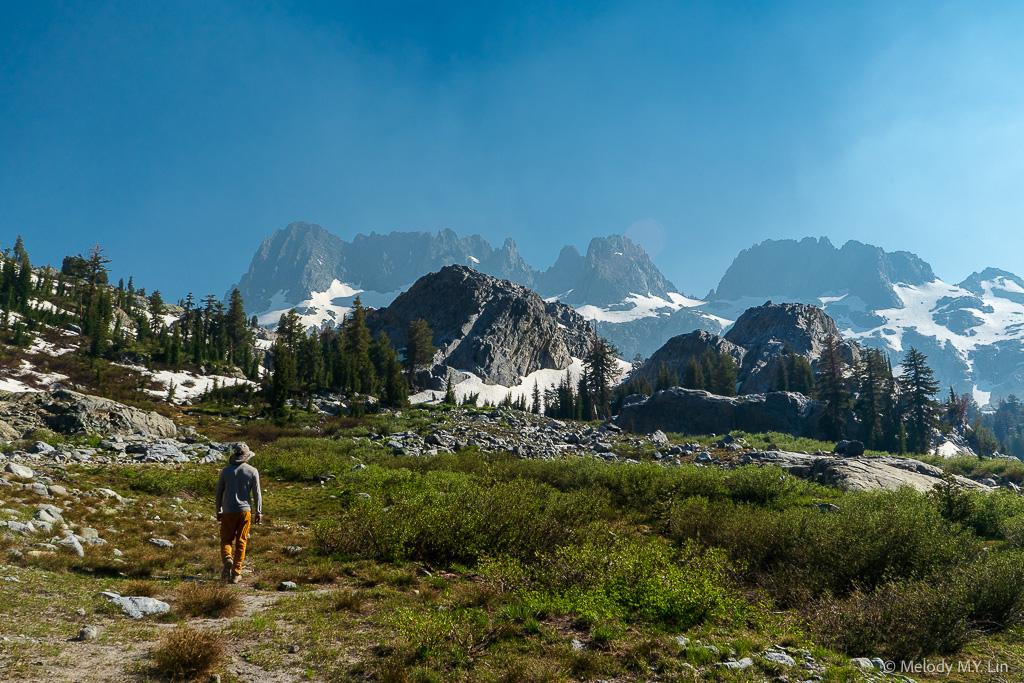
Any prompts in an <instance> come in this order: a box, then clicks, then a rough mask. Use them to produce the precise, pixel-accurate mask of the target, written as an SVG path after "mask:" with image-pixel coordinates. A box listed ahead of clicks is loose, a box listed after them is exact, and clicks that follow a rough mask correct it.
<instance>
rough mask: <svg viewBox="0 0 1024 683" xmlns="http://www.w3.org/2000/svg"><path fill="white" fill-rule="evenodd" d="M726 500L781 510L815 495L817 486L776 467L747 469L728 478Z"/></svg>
mask: <svg viewBox="0 0 1024 683" xmlns="http://www.w3.org/2000/svg"><path fill="white" fill-rule="evenodd" d="M726 484H727V488H728V491H729V497H731V498H732V499H733V500H736V501H739V502H741V503H754V504H755V505H761V506H764V507H773V508H778V509H785V508H787V507H791V506H793V505H795V504H796V503H797V502H798V499H799V498H801V497H805V496H810V495H814V494H816V493H818V492H819V491H820V490H821V487H820V486H817V485H815V484H811V483H809V482H806V481H804V480H803V479H797V478H796V477H794V476H793V475H791V474H789V473H788V472H786V471H785V470H783V469H780V468H778V467H759V466H757V465H747V466H745V467H740V468H739V469H737V470H734V471H733V472H732V473H730V474H729V476H728V479H727V482H726Z"/></svg>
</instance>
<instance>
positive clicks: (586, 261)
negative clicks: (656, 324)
mask: <svg viewBox="0 0 1024 683" xmlns="http://www.w3.org/2000/svg"><path fill="white" fill-rule="evenodd" d="M567 249H568V248H566V249H563V250H562V253H561V254H560V255H559V258H558V261H556V262H555V265H554V266H552V267H551V268H549V269H548V270H547V271H546V272H545V273H544V275H543V276H542V277H541V278H540V279H539V280H538V284H539V290H540V292H541V294H544V295H545V296H556V295H563V296H561V300H562V302H563V303H567V304H570V305H573V306H578V305H584V304H590V305H593V306H608V305H612V304H619V303H621V302H623V301H625V300H626V298H627V297H628V296H629V295H630V294H641V295H645V296H657V297H661V298H668V295H669V293H674V292H676V288H675V285H673V284H672V283H671V282H669V281H668V280H667V279H666V278H665V276H664V275H662V274H661V271H660V270H658V268H657V266H655V265H654V264H653V263H652V262H651V259H650V257H648V256H647V252H645V251H644V249H643V247H640V246H638V245H636V244H634V243H633V242H632V241H631V240H630V239H629V238H628V237H622V236H621V235H611V236H609V237H595V238H594V239H593V240H591V241H590V246H589V247H588V248H587V255H586V256H585V257H582V256H579V252H576V250H575V249H571V251H567ZM574 254H575V256H574ZM549 283H550V284H549ZM566 285H571V287H568V288H567V289H561V287H565V286H566Z"/></svg>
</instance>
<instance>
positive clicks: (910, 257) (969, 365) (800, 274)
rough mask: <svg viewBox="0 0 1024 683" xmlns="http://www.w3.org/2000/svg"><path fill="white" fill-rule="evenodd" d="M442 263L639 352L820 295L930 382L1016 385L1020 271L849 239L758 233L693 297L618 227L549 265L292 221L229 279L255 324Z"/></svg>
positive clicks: (319, 323) (1023, 364) (340, 303)
mask: <svg viewBox="0 0 1024 683" xmlns="http://www.w3.org/2000/svg"><path fill="white" fill-rule="evenodd" d="M449 265H463V266H467V267H469V268H472V269H474V270H477V271H479V272H482V273H485V274H488V275H493V276H495V277H497V278H501V279H505V280H510V281H512V282H515V283H518V284H520V285H522V286H524V287H526V288H529V289H531V290H533V291H535V292H537V293H538V294H539V295H540V296H541V297H543V298H544V299H545V300H547V301H548V302H553V301H559V302H561V303H563V304H567V305H569V306H572V307H573V308H574V309H575V310H576V312H577V313H579V315H581V316H582V317H583V318H585V319H586V320H587V321H589V322H590V323H591V324H592V325H593V326H594V327H595V328H596V329H597V331H598V333H599V334H601V335H602V336H605V337H607V338H609V339H610V340H611V341H612V342H613V343H615V344H616V346H617V347H618V349H619V351H620V355H621V356H622V357H623V358H632V357H633V356H634V355H637V354H639V355H640V356H642V357H649V356H650V355H651V354H653V353H654V352H655V351H656V350H658V349H659V348H660V347H661V346H662V345H663V344H664V343H665V342H666V341H668V340H669V339H671V338H673V337H676V336H678V335H680V334H685V333H688V332H693V331H695V330H706V331H708V332H710V333H713V334H723V333H725V332H726V331H727V330H728V329H729V328H730V327H731V326H732V325H733V324H734V323H735V322H736V321H737V320H738V319H739V318H740V316H741V315H742V314H743V312H744V311H746V310H747V309H749V308H752V307H755V306H760V305H762V304H764V303H765V302H766V301H773V302H776V303H783V302H785V303H804V304H813V305H815V306H819V307H821V308H823V309H824V310H825V312H826V313H828V315H829V316H831V318H833V319H834V320H835V322H836V325H837V327H838V330H839V332H840V333H841V334H842V336H843V337H844V338H845V339H848V340H854V341H858V342H860V343H862V344H865V345H868V346H874V347H878V348H881V349H883V350H884V351H886V352H888V353H889V354H890V355H891V356H892V358H893V362H894V363H896V362H898V361H899V360H900V359H901V358H902V355H903V353H905V352H906V350H907V349H908V348H909V347H911V346H914V347H916V348H917V349H918V350H920V351H922V352H923V353H925V354H926V355H927V356H928V357H929V362H930V364H931V365H932V367H933V368H934V369H935V371H936V376H937V378H938V379H939V380H940V381H941V382H942V383H943V385H949V386H952V387H953V388H954V389H956V390H957V391H958V392H967V393H971V394H972V395H973V396H974V397H975V399H976V400H977V401H978V402H979V403H980V404H982V405H984V404H986V403H988V402H989V401H990V400H993V399H995V398H999V397H1005V396H1008V395H1009V394H1012V393H1016V394H1018V395H1020V394H1022V393H1024V280H1022V279H1021V278H1019V277H1018V276H1016V275H1014V274H1013V273H1009V272H1006V271H1001V270H996V269H993V268H986V269H983V270H981V271H979V272H975V273H974V274H972V275H971V276H970V277H968V278H967V279H965V280H964V281H963V282H961V283H959V284H948V283H946V282H943V281H942V280H940V279H939V278H938V277H937V276H936V275H935V274H934V273H933V271H932V268H931V266H930V265H929V264H928V263H926V262H925V261H923V260H922V259H920V258H919V257H917V256H916V255H914V254H912V253H910V252H907V251H896V252H886V251H885V250H883V249H881V248H879V247H876V246H872V245H868V244H863V243H860V242H857V241H850V242H847V243H846V244H845V245H843V246H842V247H836V246H834V245H833V244H832V243H831V242H830V241H829V240H828V239H827V238H817V239H816V238H811V237H809V238H805V239H803V240H767V241H764V242H762V243H760V244H757V245H754V246H752V247H750V248H748V249H745V250H743V251H742V252H740V254H739V255H737V256H736V258H735V260H734V261H733V263H732V265H731V266H730V267H729V268H728V269H727V271H726V272H725V274H724V275H723V276H722V278H721V280H720V282H719V284H718V287H716V288H715V289H713V290H712V291H710V292H709V293H708V294H707V295H706V296H705V297H703V298H701V299H698V298H695V297H690V296H684V295H683V294H681V293H680V292H679V290H678V289H677V288H676V286H675V285H674V284H673V283H672V282H670V281H669V280H668V279H667V278H665V276H664V275H663V274H662V273H661V271H660V270H659V269H658V268H657V266H656V265H655V264H654V263H653V262H652V261H651V259H650V258H649V257H648V255H647V254H646V252H645V251H644V250H643V248H642V247H641V246H639V245H636V244H634V243H633V242H632V241H631V240H629V239H628V238H626V237H622V236H619V235H611V236H608V237H597V238H594V239H593V240H592V241H591V242H590V244H589V246H588V248H587V251H586V254H581V253H580V252H579V251H578V250H577V249H576V248H575V247H573V246H565V247H563V248H562V249H561V251H560V253H559V255H558V258H557V260H556V261H555V263H554V265H552V266H551V267H550V268H548V269H546V270H538V269H536V268H534V267H532V266H531V265H530V264H528V263H526V261H525V260H524V259H523V258H522V256H521V255H520V254H519V252H518V249H517V247H516V243H515V242H514V241H513V240H511V239H506V240H505V242H504V243H503V244H502V246H501V247H499V248H497V249H495V248H494V247H492V246H491V245H490V244H489V243H488V242H487V241H486V240H485V239H484V238H483V237H481V236H480V235H471V236H468V237H459V236H458V235H457V234H456V233H455V232H453V231H451V230H442V231H440V232H438V233H437V234H433V233H428V232H392V233H390V234H388V235H381V234H378V233H370V234H369V235H362V234H360V235H356V236H355V237H354V238H353V239H352V240H351V241H346V240H343V239H342V238H340V237H338V236H336V235H334V234H332V233H330V232H328V231H327V230H325V229H324V228H322V227H321V226H319V225H315V224H310V223H292V224H290V225H288V226H287V227H286V228H284V229H282V230H278V231H276V232H275V233H274V234H273V235H272V236H270V237H268V238H267V239H265V240H264V241H263V243H262V244H261V245H260V247H259V249H258V250H257V251H256V254H255V255H254V257H253V260H252V263H251V265H250V267H249V270H248V272H247V273H245V274H244V275H243V276H242V278H241V279H240V280H239V282H238V284H237V285H236V286H237V288H238V289H239V290H240V292H241V294H242V296H243V298H244V300H245V302H246V308H247V309H248V310H249V311H250V312H256V313H257V315H258V317H259V319H260V322H261V324H264V325H273V324H275V323H276V321H277V319H278V318H279V317H280V315H281V314H282V313H283V312H285V311H287V310H289V309H291V308H296V309H297V311H298V313H299V314H300V316H301V318H302V321H303V323H304V324H305V325H307V326H308V327H323V326H333V325H336V324H338V323H339V322H341V320H342V319H343V318H344V315H345V314H346V313H347V311H348V310H349V308H350V307H351V305H352V302H353V301H354V299H355V297H356V296H359V297H361V299H362V301H363V303H364V305H367V306H370V307H376V308H381V307H384V306H387V305H388V304H390V303H391V302H392V301H394V300H395V299H396V298H397V297H398V295H400V294H401V293H402V292H404V291H406V290H408V289H409V288H410V287H411V286H412V285H413V283H414V282H415V281H416V280H417V279H419V278H420V277H421V276H422V275H425V274H427V273H431V272H436V271H439V270H441V268H443V267H445V266H449ZM233 288H234V287H232V289H233ZM229 291H230V289H229Z"/></svg>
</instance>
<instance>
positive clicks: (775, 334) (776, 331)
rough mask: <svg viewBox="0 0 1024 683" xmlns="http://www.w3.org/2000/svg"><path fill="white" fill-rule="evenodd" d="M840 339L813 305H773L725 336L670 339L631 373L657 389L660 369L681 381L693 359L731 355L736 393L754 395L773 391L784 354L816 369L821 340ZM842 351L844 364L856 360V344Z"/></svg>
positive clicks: (745, 318)
mask: <svg viewBox="0 0 1024 683" xmlns="http://www.w3.org/2000/svg"><path fill="white" fill-rule="evenodd" d="M829 336H834V337H836V338H839V339H841V337H840V333H839V330H838V328H837V327H836V324H835V322H834V321H833V320H832V318H830V317H829V316H828V315H827V314H826V313H825V312H824V311H822V310H821V309H820V308H818V307H816V306H809V305H806V304H776V303H772V302H771V301H769V302H767V303H765V304H764V305H762V306H756V307H754V308H750V309H748V310H747V311H746V312H745V313H744V314H743V315H741V316H740V318H739V320H737V321H736V323H735V324H734V325H733V327H732V328H731V329H730V330H729V331H728V332H727V333H726V335H725V336H724V337H720V336H718V335H716V334H711V333H710V332H705V331H703V330H699V331H696V332H690V333H689V334H683V335H679V336H677V337H673V338H672V339H670V340H668V342H666V343H665V345H664V346H662V347H661V348H660V349H658V350H657V351H655V352H654V354H653V355H652V356H651V357H650V358H649V359H648V360H647V361H645V362H644V364H643V365H641V366H640V368H639V369H638V370H637V371H636V372H635V373H634V376H637V377H641V376H642V377H646V378H647V379H648V380H649V381H650V382H651V384H656V381H657V377H658V373H659V371H660V370H661V368H662V367H664V368H665V369H666V370H667V371H668V372H669V373H673V372H674V373H675V374H676V376H677V377H678V378H679V379H680V380H681V379H682V378H683V373H684V370H685V368H686V365H687V363H689V362H690V359H691V358H699V357H700V356H701V355H703V354H704V353H706V352H707V351H713V352H714V353H716V354H718V353H722V352H726V353H729V354H730V355H731V356H732V357H733V360H735V361H736V364H737V365H738V366H739V373H738V375H739V377H738V379H739V387H738V393H740V394H757V393H764V392H766V391H771V390H772V389H773V388H774V387H775V380H776V366H777V364H778V362H779V357H780V354H782V353H783V352H785V351H787V350H791V351H793V352H794V353H796V354H798V355H800V356H804V357H805V358H807V359H808V360H810V361H811V365H812V367H815V369H817V362H818V359H819V357H820V356H821V350H822V346H823V344H824V342H825V339H826V338H828V337H829ZM840 350H841V352H842V354H843V356H844V358H846V359H847V360H848V361H853V360H854V359H855V358H857V357H859V350H858V348H857V345H856V344H853V343H850V342H846V341H842V342H841V344H840Z"/></svg>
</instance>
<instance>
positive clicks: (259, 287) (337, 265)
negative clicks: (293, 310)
mask: <svg viewBox="0 0 1024 683" xmlns="http://www.w3.org/2000/svg"><path fill="white" fill-rule="evenodd" d="M344 248H345V242H344V240H342V239H341V238H340V237H337V236H335V235H332V234H331V233H329V232H327V231H326V230H324V229H323V228H321V227H320V226H319V225H315V224H312V223H292V224H291V225H289V226H288V227H286V228H285V229H284V230H278V231H276V232H275V233H274V234H273V235H271V236H270V237H268V238H266V239H265V240H263V243H262V244H261V245H260V248H259V249H257V250H256V254H255V255H254V256H253V257H252V263H251V264H250V265H249V270H248V272H246V274H245V275H243V276H242V278H241V280H239V281H238V285H237V287H238V290H239V291H240V292H241V294H242V298H243V300H244V301H245V303H246V308H247V309H248V310H250V311H254V312H255V311H264V310H266V308H267V307H268V306H269V305H270V303H271V299H272V298H273V297H274V294H276V293H277V292H282V293H283V295H284V297H285V298H286V300H289V301H294V302H296V303H297V302H299V301H302V300H303V299H306V298H307V297H308V295H309V292H320V291H324V290H326V289H328V288H329V287H330V285H331V282H332V281H333V280H334V279H335V278H336V277H338V272H339V271H340V270H341V269H342V267H343V263H344ZM230 293H231V292H230V290H228V294H229V295H230Z"/></svg>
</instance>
